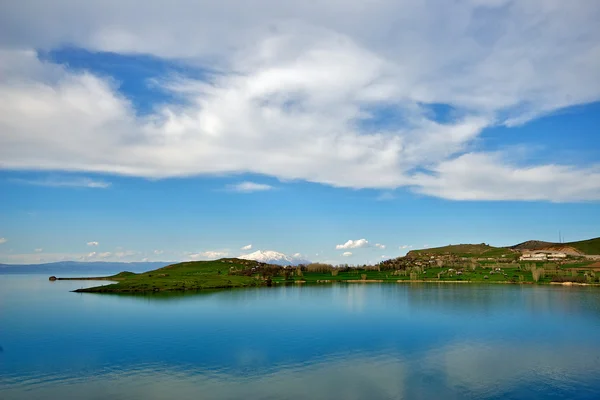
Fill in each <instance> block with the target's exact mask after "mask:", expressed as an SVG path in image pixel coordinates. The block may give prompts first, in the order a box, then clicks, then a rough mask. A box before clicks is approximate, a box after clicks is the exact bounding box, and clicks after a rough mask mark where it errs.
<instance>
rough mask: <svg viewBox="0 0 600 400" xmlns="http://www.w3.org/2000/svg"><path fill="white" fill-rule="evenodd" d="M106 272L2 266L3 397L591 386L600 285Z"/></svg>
mask: <svg viewBox="0 0 600 400" xmlns="http://www.w3.org/2000/svg"><path fill="white" fill-rule="evenodd" d="M99 283H106V282H91V281H57V282H49V281H48V277H47V276H39V275H0V346H1V347H0V398H1V399H3V400H11V399H61V398H77V399H108V398H110V399H167V398H176V399H464V398H477V399H554V398H556V399H559V398H568V399H599V398H600V288H593V287H557V286H552V287H550V286H537V287H536V286H529V285H527V286H518V285H474V284H473V285H469V284H445V285H435V284H429V285H426V284H354V285H352V284H339V285H333V286H331V285H322V286H298V285H296V286H286V287H276V288H275V287H274V288H258V289H238V290H229V291H218V292H206V293H194V294H192V293H189V294H188V293H186V294H185V295H182V294H177V295H162V294H159V295H149V296H139V295H138V296H123V295H99V294H88V293H85V294H79V293H71V292H70V291H71V290H74V289H78V288H81V287H87V286H96V285H98V284H99Z"/></svg>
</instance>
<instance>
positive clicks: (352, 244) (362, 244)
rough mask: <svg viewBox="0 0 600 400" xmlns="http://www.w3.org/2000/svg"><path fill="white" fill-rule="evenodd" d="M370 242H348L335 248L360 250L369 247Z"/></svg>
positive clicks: (363, 240) (362, 240)
mask: <svg viewBox="0 0 600 400" xmlns="http://www.w3.org/2000/svg"><path fill="white" fill-rule="evenodd" d="M368 246H369V241H368V240H367V239H357V240H348V241H347V242H346V243H344V244H338V245H336V246H335V248H336V250H344V249H358V248H361V247H368Z"/></svg>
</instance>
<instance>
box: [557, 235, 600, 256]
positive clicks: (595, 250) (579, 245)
mask: <svg viewBox="0 0 600 400" xmlns="http://www.w3.org/2000/svg"><path fill="white" fill-rule="evenodd" d="M560 244H561V245H563V246H570V247H574V248H576V249H577V250H579V251H581V252H582V253H584V254H600V237H597V238H595V239H588V240H580V241H578V242H569V243H560Z"/></svg>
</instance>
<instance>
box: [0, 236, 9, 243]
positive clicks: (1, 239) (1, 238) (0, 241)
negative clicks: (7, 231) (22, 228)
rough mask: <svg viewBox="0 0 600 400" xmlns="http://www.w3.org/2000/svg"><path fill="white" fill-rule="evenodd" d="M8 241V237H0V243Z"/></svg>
mask: <svg viewBox="0 0 600 400" xmlns="http://www.w3.org/2000/svg"><path fill="white" fill-rule="evenodd" d="M6 242H8V239H6V238H3V237H0V244H3V243H6Z"/></svg>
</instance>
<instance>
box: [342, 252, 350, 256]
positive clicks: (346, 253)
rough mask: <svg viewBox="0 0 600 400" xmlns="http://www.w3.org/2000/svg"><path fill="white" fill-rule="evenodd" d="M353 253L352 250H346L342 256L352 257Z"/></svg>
mask: <svg viewBox="0 0 600 400" xmlns="http://www.w3.org/2000/svg"><path fill="white" fill-rule="evenodd" d="M351 255H352V252H350V251H345V252H343V253H342V256H344V257H350V256H351Z"/></svg>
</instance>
